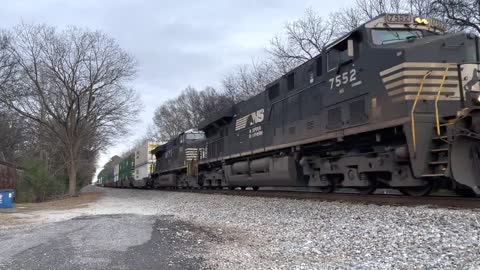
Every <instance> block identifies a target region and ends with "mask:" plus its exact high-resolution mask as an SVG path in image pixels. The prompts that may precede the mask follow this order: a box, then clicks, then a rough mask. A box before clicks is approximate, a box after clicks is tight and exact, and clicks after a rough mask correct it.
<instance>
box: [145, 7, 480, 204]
mask: <svg viewBox="0 0 480 270" xmlns="http://www.w3.org/2000/svg"><path fill="white" fill-rule="evenodd" d="M479 53H480V51H479V38H478V37H477V36H475V35H472V34H469V33H446V31H445V27H444V25H443V23H442V22H440V21H438V20H435V19H433V18H423V17H416V16H413V15H410V14H383V15H380V16H378V17H376V18H374V19H372V20H370V21H368V22H366V23H365V24H363V25H361V26H360V27H358V28H356V29H355V30H353V31H351V32H349V33H348V34H346V35H344V36H342V37H341V38H339V39H337V40H336V41H334V42H333V43H331V44H329V45H328V46H327V47H326V48H325V49H324V50H323V52H322V53H321V54H319V55H317V56H316V57H314V58H313V59H311V60H309V61H307V62H306V63H304V64H302V65H300V66H298V67H297V68H295V69H293V70H291V71H290V72H288V73H286V74H285V75H283V76H282V77H281V78H278V79H277V80H275V81H273V82H272V83H270V84H269V85H267V86H266V89H265V91H263V92H261V93H260V94H258V95H256V96H254V97H252V98H250V99H248V100H246V101H243V102H240V103H238V104H235V105H233V106H232V107H230V108H228V109H226V110H224V111H222V112H221V113H219V114H218V115H216V117H213V118H211V119H206V120H205V121H203V122H202V123H200V125H199V126H198V129H196V130H189V131H186V132H184V133H182V134H180V135H179V136H177V137H176V138H174V139H172V140H171V141H169V142H168V143H166V144H164V145H161V146H158V147H157V148H155V149H154V150H153V151H152V154H154V155H155V157H156V165H155V170H154V172H153V173H152V175H151V179H150V181H149V185H150V186H151V187H157V188H158V187H175V188H178V187H180V188H230V189H234V188H238V187H240V188H242V189H245V188H247V187H251V188H253V189H254V190H256V189H258V188H260V187H308V188H312V189H318V190H319V191H322V192H326V193H329V192H333V191H335V190H336V189H337V188H354V189H357V190H358V191H359V192H360V193H362V194H370V193H372V192H374V191H375V190H376V189H377V188H380V187H381V188H391V189H397V190H399V191H401V192H402V193H404V194H407V195H411V196H424V195H427V194H429V193H430V192H431V191H432V190H434V189H437V188H446V189H450V190H454V191H456V192H458V193H460V194H477V195H479V194H480V161H479V160H480V143H479V140H480V87H479V74H478V73H479V71H478V70H479V65H478V64H479V61H480V60H479V57H480V56H479Z"/></svg>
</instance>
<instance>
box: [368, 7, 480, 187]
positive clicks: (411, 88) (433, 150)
mask: <svg viewBox="0 0 480 270" xmlns="http://www.w3.org/2000/svg"><path fill="white" fill-rule="evenodd" d="M379 26H381V27H379ZM366 27H367V28H370V29H371V30H370V34H371V40H372V42H373V43H374V45H376V46H377V48H378V49H379V50H383V53H389V54H391V55H392V54H393V55H394V57H393V60H392V58H390V60H391V61H390V62H389V63H388V64H383V65H381V66H383V67H384V68H382V69H380V70H379V73H378V75H377V76H379V77H380V80H381V83H382V84H383V86H384V91H386V93H387V96H388V101H386V102H385V104H379V107H381V106H382V105H383V107H386V106H388V107H389V108H388V109H385V111H391V112H392V113H394V114H404V115H405V116H406V118H408V121H407V122H405V124H404V125H403V130H404V132H405V137H406V141H407V147H406V149H404V151H403V152H402V151H398V153H397V154H398V156H400V157H402V156H403V157H404V158H405V159H407V160H409V162H410V167H411V171H412V175H413V176H414V177H415V178H417V179H422V180H423V181H424V183H425V185H424V186H423V187H419V188H418V192H419V193H418V194H420V195H423V194H426V193H428V192H429V191H430V190H431V189H432V188H434V187H444V188H448V189H453V190H456V191H458V192H461V193H465V192H466V193H472V191H473V193H476V194H477V195H480V85H479V58H480V56H479V38H478V37H477V36H475V35H472V34H468V33H453V34H447V33H443V29H442V28H443V27H442V25H441V23H440V22H438V21H436V20H434V19H428V18H419V17H413V16H411V15H386V16H384V17H382V18H379V19H377V20H376V21H375V20H374V21H372V22H370V23H368V24H367V25H366ZM377 109H378V108H377Z"/></svg>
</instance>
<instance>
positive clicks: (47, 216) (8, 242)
mask: <svg viewBox="0 0 480 270" xmlns="http://www.w3.org/2000/svg"><path fill="white" fill-rule="evenodd" d="M89 189H90V190H91V191H96V190H98V189H99V188H95V187H89ZM101 190H102V191H105V193H106V195H105V196H104V197H103V198H102V199H101V200H99V201H97V202H95V203H92V204H90V205H89V207H86V208H78V209H73V210H63V211H62V210H51V211H50V210H42V211H36V212H35V213H32V214H31V215H30V216H29V217H28V218H29V220H30V221H31V222H33V224H34V225H28V226H27V225H26V226H20V227H18V226H17V227H12V228H5V229H3V230H1V231H0V243H1V245H0V268H1V269H31V268H34V269H206V268H210V269H229V270H231V269H480V212H479V211H476V210H449V209H432V208H428V207H399V206H395V207H393V206H377V205H357V204H355V205H353V204H346V203H339V202H318V201H308V200H292V199H280V198H259V197H236V196H225V195H211V194H194V193H182V192H168V191H157V190H125V189H101ZM22 217H24V218H25V216H22Z"/></svg>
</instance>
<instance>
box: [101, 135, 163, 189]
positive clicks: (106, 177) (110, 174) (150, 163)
mask: <svg viewBox="0 0 480 270" xmlns="http://www.w3.org/2000/svg"><path fill="white" fill-rule="evenodd" d="M158 144H159V143H157V142H152V141H147V142H144V143H142V144H140V145H139V146H137V147H135V149H133V150H131V151H129V152H128V153H127V154H126V155H124V157H123V158H122V157H119V156H114V157H112V158H111V159H110V161H108V162H107V164H105V166H104V167H103V169H102V170H101V171H100V173H99V174H98V176H97V179H98V181H97V185H100V186H104V187H123V188H131V187H137V188H142V187H146V186H147V185H148V184H149V179H150V175H151V173H152V172H153V168H154V164H155V156H154V155H152V154H151V153H150V152H151V151H152V150H153V149H155V148H156V147H157V146H158Z"/></svg>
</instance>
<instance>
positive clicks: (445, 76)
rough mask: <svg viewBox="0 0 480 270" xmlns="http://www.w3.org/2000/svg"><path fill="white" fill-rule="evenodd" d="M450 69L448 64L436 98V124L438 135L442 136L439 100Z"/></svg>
mask: <svg viewBox="0 0 480 270" xmlns="http://www.w3.org/2000/svg"><path fill="white" fill-rule="evenodd" d="M449 68H450V67H449V66H448V64H447V67H446V68H445V72H444V73H443V78H442V82H441V83H440V88H438V91H437V96H436V97H435V121H436V122H435V123H436V126H437V135H438V136H440V116H439V113H438V100H439V99H440V93H442V89H443V84H444V83H445V80H446V79H447V74H448V69H449Z"/></svg>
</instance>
